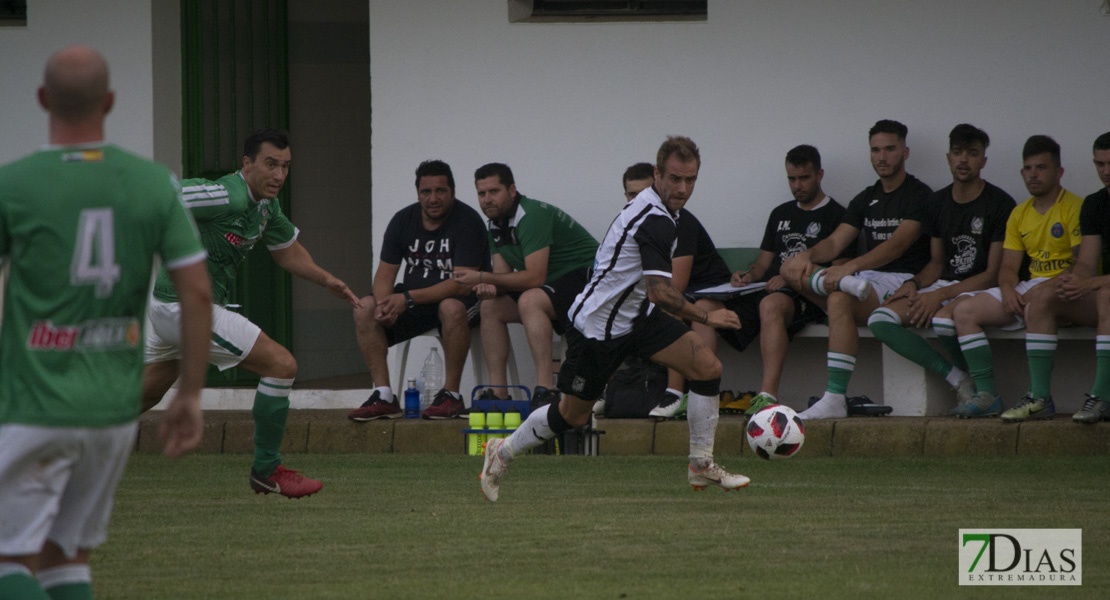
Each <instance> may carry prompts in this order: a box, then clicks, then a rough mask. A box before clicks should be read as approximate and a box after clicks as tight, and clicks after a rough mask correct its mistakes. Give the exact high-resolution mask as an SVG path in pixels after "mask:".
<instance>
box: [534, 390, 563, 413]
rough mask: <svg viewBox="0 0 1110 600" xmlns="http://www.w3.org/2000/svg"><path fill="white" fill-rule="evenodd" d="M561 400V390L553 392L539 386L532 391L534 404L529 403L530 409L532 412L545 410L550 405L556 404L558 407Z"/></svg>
mask: <svg viewBox="0 0 1110 600" xmlns="http://www.w3.org/2000/svg"><path fill="white" fill-rule="evenodd" d="M559 400H560V397H559V390H553V389H551V388H545V387H543V386H540V385H537V386H536V389H535V390H533V391H532V402H531V403H529V405H528V409H529V410H531V411H535V410H537V409H540V408H543V407H544V406H547V405H548V404H555V405H556V406H558V404H559Z"/></svg>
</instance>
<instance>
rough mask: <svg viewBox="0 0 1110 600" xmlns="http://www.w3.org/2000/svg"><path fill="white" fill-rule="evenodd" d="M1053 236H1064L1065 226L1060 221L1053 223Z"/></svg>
mask: <svg viewBox="0 0 1110 600" xmlns="http://www.w3.org/2000/svg"><path fill="white" fill-rule="evenodd" d="M1052 237H1054V238H1056V239H1060V238H1062V237H1064V226H1063V225H1061V224H1060V222H1059V221H1057V222H1056V223H1053V224H1052Z"/></svg>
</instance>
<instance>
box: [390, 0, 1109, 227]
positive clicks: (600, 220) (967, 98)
mask: <svg viewBox="0 0 1110 600" xmlns="http://www.w3.org/2000/svg"><path fill="white" fill-rule="evenodd" d="M1099 6H1100V2H1099V0H1070V1H1068V2H1059V1H1053V0H980V1H977V2H966V1H965V0H930V1H928V2H921V1H920V0H885V1H882V2H879V1H865V0H851V1H849V0H844V1H838V2H828V1H827V0H792V1H791V2H767V1H766V0H728V1H724V0H714V1H713V2H710V6H709V19H708V21H707V22H705V23H607V24H510V23H509V22H508V19H507V9H506V3H505V2H504V0H480V1H479V0H474V1H470V2H457V1H453V0H426V1H422V2H420V3H413V2H408V1H406V0H372V1H371V2H370V23H371V34H370V42H371V51H370V54H371V80H372V98H373V114H374V128H373V138H372V143H373V157H372V158H373V160H372V174H373V182H374V194H373V199H374V208H373V222H374V226H373V234H374V240H375V241H374V243H375V248H377V246H378V245H379V244H380V241H381V239H382V233H383V231H384V229H385V225H386V224H387V223H388V221H389V217H390V216H391V215H392V214H393V213H394V212H395V211H397V210H398V209H399V208H400V207H401V206H403V205H405V204H407V203H410V202H412V201H414V200H415V193H414V188H413V182H412V173H413V170H414V169H415V168H416V165H417V164H418V163H419V162H420V161H421V160H424V159H426V158H442V159H444V160H446V161H447V162H448V163H449V164H451V166H452V167H453V169H454V172H455V177H456V180H457V184H458V190H457V192H458V197H459V198H460V199H462V200H464V201H466V202H468V203H470V204H471V205H472V206H476V202H475V194H474V188H473V187H472V182H473V179H472V178H471V176H472V174H473V172H474V169H475V168H477V167H478V166H480V165H481V164H483V163H486V162H489V161H503V162H506V163H508V164H509V165H510V166H511V167H512V168H513V170H514V172H515V174H516V178H517V183H518V187H519V188H520V189H521V191H522V192H524V193H525V194H528V195H530V196H534V197H537V198H540V199H542V200H547V201H550V202H553V203H555V204H557V205H559V206H560V207H562V208H563V209H565V210H567V211H568V212H570V213H571V214H572V215H573V216H575V217H576V218H577V219H578V220H579V221H581V222H582V223H583V224H584V225H586V227H587V228H588V229H589V230H590V231H591V232H593V233H594V234H595V235H596V236H601V235H602V234H603V232H604V229H605V227H606V226H607V225H608V224H609V222H610V221H611V220H612V217H613V215H614V214H615V213H616V211H617V209H618V207H619V206H620V205H621V203H622V202H623V197H622V196H621V194H620V192H621V188H620V175H621V173H622V172H623V170H624V169H625V167H627V166H628V165H630V164H632V163H633V162H636V161H640V160H647V161H649V162H653V161H654V154H655V151H656V149H657V148H658V147H659V144H660V143H661V142H662V141H663V139H664V138H665V136H666V135H668V134H683V135H689V136H691V137H692V138H693V139H694V140H695V141H696V142H697V143H698V144H699V146H700V147H701V150H702V159H703V169H702V171H701V176H700V178H699V181H698V187H697V191H696V192H695V194H694V196H693V198H692V200H691V204H690V208H691V209H692V211H693V212H695V213H696V214H698V215H699V217H700V219H701V221H702V223H704V224H705V225H706V227H707V229H708V230H709V232H710V234H711V235H712V236H713V238H714V241H715V242H716V243H717V245H718V246H724V247H728V246H756V245H758V243H759V240H760V238H761V236H762V228H763V226H764V224H765V222H766V215H767V213H768V211H769V210H770V208H772V207H773V206H774V205H776V204H778V203H780V202H783V201H785V200H787V199H789V196H788V195H787V187H786V181H785V176H784V170H783V156H784V155H785V154H786V151H787V150H788V149H790V148H791V147H792V146H794V145H796V144H800V143H812V144H814V145H816V146H817V147H818V148H819V149H820V150H821V152H822V155H823V157H824V163H825V165H824V166H825V190H826V191H827V192H828V193H830V194H831V195H833V196H834V197H836V198H837V199H839V200H841V201H842V202H845V203H846V202H847V201H848V200H849V199H851V197H852V196H853V195H855V194H856V193H857V192H858V191H860V190H861V189H862V188H863V187H864V186H866V185H869V184H870V183H872V182H873V181H874V180H875V174H874V172H873V171H872V170H871V166H870V163H869V161H868V150H867V130H868V128H869V127H870V126H871V125H872V124H873V123H874V122H875V121H876V120H878V119H880V118H893V119H898V120H900V121H902V122H903V123H905V124H906V125H908V126H909V129H910V135H909V139H908V145H909V147H910V149H911V156H910V159H909V161H908V163H907V167H908V170H909V172H911V173H913V174H915V175H917V176H918V177H920V178H921V179H923V180H924V181H925V182H926V183H929V184H930V185H931V186H933V187H935V188H939V187H942V186H944V185H947V184H948V183H950V182H951V176H950V174H949V172H948V170H947V166H946V164H945V161H944V151H945V150H946V148H947V135H948V132H949V130H950V129H951V128H952V126H954V125H956V124H957V123H960V122H965V121H966V122H970V123H973V124H975V125H977V126H979V127H982V128H984V129H985V130H986V131H987V132H988V133H989V134H990V135H991V138H992V141H993V144H992V146H991V148H990V150H989V152H988V154H989V156H990V163H989V164H988V166H987V168H986V170H985V171H984V176H985V177H986V178H988V179H989V180H991V181H992V182H994V183H996V184H998V185H1000V186H1001V187H1003V188H1004V189H1006V190H1007V191H1008V192H1010V193H1011V194H1013V195H1014V196H1015V198H1017V199H1019V201H1020V200H1023V199H1024V198H1025V197H1027V194H1026V193H1025V190H1024V187H1023V185H1022V183H1021V179H1020V177H1019V175H1018V169H1019V168H1020V163H1021V158H1020V154H1021V145H1022V144H1023V143H1024V141H1025V139H1026V138H1027V137H1028V136H1029V135H1032V134H1035V133H1045V134H1049V135H1052V136H1053V137H1054V138H1055V139H1056V140H1057V141H1058V142H1060V144H1061V146H1062V147H1063V161H1064V166H1065V168H1066V169H1067V173H1066V174H1065V177H1064V184H1065V186H1067V187H1068V188H1069V189H1072V190H1073V191H1075V192H1076V193H1079V194H1080V195H1086V194H1089V193H1091V192H1092V191H1094V190H1096V189H1098V186H1099V182H1098V179H1097V177H1096V176H1095V172H1094V169H1093V168H1092V167H1091V163H1090V158H1091V154H1090V152H1091V150H1090V148H1091V143H1092V142H1093V141H1094V138H1095V137H1096V136H1097V135H1098V134H1099V133H1102V132H1104V131H1107V130H1110V118H1108V117H1107V116H1106V89H1107V88H1106V85H1107V84H1106V74H1107V71H1106V67H1105V57H1106V55H1107V50H1106V40H1107V39H1108V38H1110V18H1107V17H1103V16H1101V13H1100V10H1099Z"/></svg>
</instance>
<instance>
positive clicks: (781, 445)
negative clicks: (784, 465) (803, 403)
mask: <svg viewBox="0 0 1110 600" xmlns="http://www.w3.org/2000/svg"><path fill="white" fill-rule="evenodd" d="M746 433H747V437H748V445H749V446H751V447H752V451H753V452H755V453H756V455H758V456H759V457H760V458H762V459H764V460H779V459H782V458H790V457H791V456H794V455H795V454H797V453H798V451H799V450H801V449H802V443H803V442H805V441H806V430H805V426H804V425H803V424H802V419H801V418H800V417H798V413H796V412H794V410H793V409H791V408H790V407H789V406H783V405H781V404H772V405H771V406H768V407H766V408H764V409H762V410H760V411H759V412H757V413H755V414H754V415H752V418H751V419H749V420H748V426H747V428H746Z"/></svg>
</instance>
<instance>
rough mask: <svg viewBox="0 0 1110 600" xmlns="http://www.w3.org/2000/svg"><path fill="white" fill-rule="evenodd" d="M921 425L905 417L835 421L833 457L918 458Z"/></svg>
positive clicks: (921, 421) (920, 421) (922, 442)
mask: <svg viewBox="0 0 1110 600" xmlns="http://www.w3.org/2000/svg"><path fill="white" fill-rule="evenodd" d="M879 421H881V422H879ZM925 423H926V421H925V419H914V418H908V417H865V418H856V419H837V420H836V421H835V423H834V424H833V454H834V455H835V456H920V455H921V453H922V450H923V448H924V446H925ZM802 448H803V449H804V448H805V446H803V447H802Z"/></svg>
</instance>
